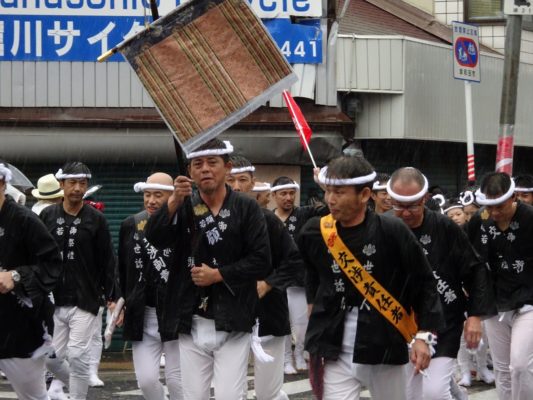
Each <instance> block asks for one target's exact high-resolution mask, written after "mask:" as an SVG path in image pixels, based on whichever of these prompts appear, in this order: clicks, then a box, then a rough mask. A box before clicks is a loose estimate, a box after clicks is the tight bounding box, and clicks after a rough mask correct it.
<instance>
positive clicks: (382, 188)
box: [372, 181, 387, 191]
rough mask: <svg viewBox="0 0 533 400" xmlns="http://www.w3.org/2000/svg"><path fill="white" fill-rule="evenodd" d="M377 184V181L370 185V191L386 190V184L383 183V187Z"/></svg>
mask: <svg viewBox="0 0 533 400" xmlns="http://www.w3.org/2000/svg"><path fill="white" fill-rule="evenodd" d="M379 183H380V182H379V181H375V182H374V184H373V185H372V190H374V191H378V190H387V184H386V183H384V184H383V185H380V184H379Z"/></svg>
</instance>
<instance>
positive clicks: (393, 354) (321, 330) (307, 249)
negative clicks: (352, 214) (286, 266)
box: [298, 211, 444, 365]
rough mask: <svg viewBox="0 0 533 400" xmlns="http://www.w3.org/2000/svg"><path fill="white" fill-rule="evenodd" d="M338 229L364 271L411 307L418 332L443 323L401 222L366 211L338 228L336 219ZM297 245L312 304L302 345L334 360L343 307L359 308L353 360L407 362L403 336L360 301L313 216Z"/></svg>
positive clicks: (430, 281)
mask: <svg viewBox="0 0 533 400" xmlns="http://www.w3.org/2000/svg"><path fill="white" fill-rule="evenodd" d="M337 231H338V235H339V237H340V238H341V239H342V241H343V242H344V243H345V244H346V246H348V248H349V249H350V251H352V253H353V254H354V256H355V257H357V259H358V260H359V261H360V262H361V264H362V265H363V266H364V267H365V269H366V270H367V271H368V272H370V273H371V274H372V275H373V276H374V277H375V278H376V280H377V281H378V282H379V283H380V284H381V285H382V286H383V287H384V288H386V289H387V290H388V292H389V293H390V294H392V295H393V296H394V297H395V298H396V300H398V301H399V302H400V303H401V304H402V305H403V307H404V308H405V309H406V310H411V309H413V310H414V311H415V313H416V315H417V318H418V328H419V330H427V331H435V330H436V329H439V328H440V327H441V326H443V324H444V319H443V315H442V306H441V304H440V300H439V296H438V293H437V292H436V290H435V285H436V282H435V278H434V277H433V273H432V272H431V268H430V266H429V264H428V262H427V259H426V257H425V256H424V253H423V250H422V248H421V246H420V245H419V243H418V242H417V240H416V238H415V237H414V235H413V234H412V233H411V232H410V230H409V228H407V226H405V224H404V223H403V222H402V221H400V220H398V219H396V218H391V217H386V216H381V215H377V214H375V213H374V212H373V211H367V212H366V216H365V220H364V221H363V222H362V223H361V224H359V225H357V226H355V227H352V228H342V227H340V225H339V224H338V223H337ZM298 244H299V248H300V250H301V252H302V255H303V257H304V260H305V263H306V267H307V274H306V291H307V299H308V301H309V302H310V303H312V304H313V311H312V313H311V317H310V318H309V325H308V328H307V333H306V340H305V341H306V345H305V346H306V349H307V350H308V351H309V352H310V353H311V354H314V355H318V356H320V357H324V358H326V359H329V360H336V359H337V357H338V356H339V354H340V352H341V349H342V337H343V332H344V320H345V313H346V310H347V309H348V308H349V307H350V306H355V307H359V316H358V320H357V334H356V339H355V347H354V358H353V362H354V363H360V364H393V365H399V364H405V363H407V361H408V354H407V344H406V342H405V339H404V338H403V336H402V335H401V334H400V332H399V331H398V330H397V329H396V328H395V327H394V326H393V325H392V324H391V323H390V322H389V321H387V320H386V319H385V318H384V317H383V316H382V315H381V314H380V313H379V312H378V311H376V310H375V309H374V308H373V307H372V306H370V305H369V304H368V303H366V302H363V297H362V296H361V295H360V294H359V292H358V291H357V289H355V287H354V286H353V284H352V283H351V282H350V281H349V280H348V279H347V278H346V277H345V274H344V272H342V270H341V269H340V267H339V266H338V265H337V263H336V262H335V261H334V260H333V257H332V256H331V254H330V253H329V252H328V249H327V247H326V244H325V243H324V240H323V238H322V233H321V232H320V218H313V219H311V220H310V221H309V222H308V223H307V224H306V225H305V226H304V228H303V229H302V232H301V233H300V239H299V242H298Z"/></svg>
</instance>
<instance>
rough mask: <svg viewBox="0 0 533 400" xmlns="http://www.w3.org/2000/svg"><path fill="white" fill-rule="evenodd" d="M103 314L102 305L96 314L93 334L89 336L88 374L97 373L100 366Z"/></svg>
mask: <svg viewBox="0 0 533 400" xmlns="http://www.w3.org/2000/svg"><path fill="white" fill-rule="evenodd" d="M103 314H104V307H100V309H99V310H98V315H97V316H96V318H97V321H96V326H95V329H94V333H93V336H92V338H91V361H90V365H91V367H90V371H89V372H90V374H91V375H98V367H99V366H100V359H101V358H102V349H103V342H102V315H103Z"/></svg>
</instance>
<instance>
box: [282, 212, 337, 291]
mask: <svg viewBox="0 0 533 400" xmlns="http://www.w3.org/2000/svg"><path fill="white" fill-rule="evenodd" d="M327 214H329V209H328V207H327V206H325V205H323V204H317V205H312V206H302V207H294V209H293V210H292V212H291V214H290V215H289V216H288V217H287V219H286V220H285V221H283V223H284V224H285V226H286V227H287V230H288V231H289V234H290V235H291V236H292V238H293V239H294V241H295V242H296V243H298V236H299V234H300V231H301V230H302V228H303V226H304V225H305V224H306V222H307V221H309V219H311V218H313V217H317V216H324V215H327ZM294 266H295V267H296V274H295V275H294V279H293V281H292V282H291V284H290V285H289V286H304V280H305V266H304V263H303V260H302V259H301V258H300V260H299V262H298V263H297V264H295V265H294Z"/></svg>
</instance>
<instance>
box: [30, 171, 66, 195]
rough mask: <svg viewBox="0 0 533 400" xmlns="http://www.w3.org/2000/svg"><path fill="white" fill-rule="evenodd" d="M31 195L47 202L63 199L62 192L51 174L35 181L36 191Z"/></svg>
mask: <svg viewBox="0 0 533 400" xmlns="http://www.w3.org/2000/svg"><path fill="white" fill-rule="evenodd" d="M31 194H32V195H33V197H35V198H36V199H40V200H48V199H57V198H58V197H63V190H61V187H60V186H59V182H58V180H57V179H56V178H55V176H54V175H53V174H48V175H45V176H41V177H40V178H39V180H38V181H37V189H33V190H32V191H31Z"/></svg>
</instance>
